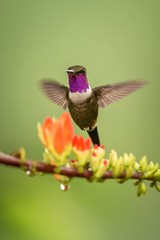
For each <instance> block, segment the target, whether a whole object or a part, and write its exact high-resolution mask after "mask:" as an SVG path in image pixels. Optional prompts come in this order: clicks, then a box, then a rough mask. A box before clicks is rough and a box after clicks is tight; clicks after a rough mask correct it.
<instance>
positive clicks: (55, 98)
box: [41, 79, 69, 109]
mask: <svg viewBox="0 0 160 240" xmlns="http://www.w3.org/2000/svg"><path fill="white" fill-rule="evenodd" d="M41 87H42V90H43V92H44V93H45V94H46V95H47V97H48V98H49V99H50V100H51V101H52V102H54V103H55V104H57V105H59V106H60V107H62V108H64V109H66V108H67V107H68V93H69V89H68V87H66V86H63V85H61V84H59V83H58V82H56V81H54V80H49V79H44V80H41Z"/></svg>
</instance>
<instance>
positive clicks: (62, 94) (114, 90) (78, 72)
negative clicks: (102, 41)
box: [41, 65, 147, 145]
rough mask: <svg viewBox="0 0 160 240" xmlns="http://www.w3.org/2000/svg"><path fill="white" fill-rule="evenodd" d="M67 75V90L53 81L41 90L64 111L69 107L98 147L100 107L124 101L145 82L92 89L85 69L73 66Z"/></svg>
mask: <svg viewBox="0 0 160 240" xmlns="http://www.w3.org/2000/svg"><path fill="white" fill-rule="evenodd" d="M66 72H67V74H68V83H69V87H67V86H64V85H62V84H60V83H58V82H57V81H55V80H50V79H43V80H42V81H41V87H42V90H43V91H44V93H45V94H46V95H47V96H48V98H49V99H50V100H51V101H52V102H54V103H55V104H57V105H59V106H60V107H62V108H63V109H67V108H68V109H69V112H70V115H71V117H72V119H73V120H74V122H75V123H76V124H77V125H78V126H79V127H80V128H81V129H82V130H86V131H87V132H88V134H89V136H90V138H91V140H92V143H93V144H97V145H100V139H99V135H98V129H97V119H98V111H99V108H104V107H106V106H108V105H109V104H111V103H113V102H116V101H118V100H120V99H122V98H124V97H125V96H127V95H129V94H131V93H132V92H134V91H136V90H137V89H139V88H141V87H143V86H144V85H145V84H146V83H147V81H145V80H130V81H125V82H121V83H117V84H111V85H109V84H107V85H103V86H98V87H94V88H91V86H90V85H89V82H88V80H87V72H86V68H85V67H83V66H80V65H74V66H71V67H69V68H68V69H67V70H66Z"/></svg>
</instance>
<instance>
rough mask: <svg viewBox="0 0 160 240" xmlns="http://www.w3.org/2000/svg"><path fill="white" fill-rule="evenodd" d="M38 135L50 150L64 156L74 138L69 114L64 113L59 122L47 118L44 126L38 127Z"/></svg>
mask: <svg viewBox="0 0 160 240" xmlns="http://www.w3.org/2000/svg"><path fill="white" fill-rule="evenodd" d="M38 135H39V138H40V140H41V142H42V144H43V145H44V146H45V147H46V148H47V149H48V150H50V151H51V152H56V153H58V154H62V153H63V152H64V151H65V150H66V147H67V146H68V145H71V143H72V140H73V136H74V129H73V125H72V122H71V119H70V116H69V114H68V113H67V112H64V113H63V114H62V115H61V116H60V118H59V119H58V120H54V119H52V118H51V117H47V118H46V119H45V121H44V122H43V124H42V125H40V124H39V125H38Z"/></svg>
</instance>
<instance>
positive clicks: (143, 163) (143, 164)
mask: <svg viewBox="0 0 160 240" xmlns="http://www.w3.org/2000/svg"><path fill="white" fill-rule="evenodd" d="M139 165H140V169H141V172H142V173H144V172H146V170H147V158H146V156H144V157H143V158H142V159H141V160H140V163H139Z"/></svg>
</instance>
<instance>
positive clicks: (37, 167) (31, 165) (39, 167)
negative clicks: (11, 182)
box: [0, 152, 155, 181]
mask: <svg viewBox="0 0 160 240" xmlns="http://www.w3.org/2000/svg"><path fill="white" fill-rule="evenodd" d="M0 164H3V165H8V166H12V167H17V168H22V169H23V170H25V171H26V172H27V171H30V172H31V173H36V172H40V173H49V174H53V173H57V168H56V166H52V165H48V164H46V163H43V162H40V161H33V160H29V159H26V160H25V161H24V162H23V163H22V161H21V159H20V158H18V157H15V156H12V155H9V154H6V153H3V152H1V153H0ZM58 173H59V174H62V175H64V176H68V177H79V178H86V179H90V178H91V177H92V176H93V172H92V171H90V170H88V169H84V170H83V172H81V173H80V172H78V171H77V170H76V169H75V168H73V167H60V168H59V171H58ZM125 177H126V173H125V172H122V173H121V174H120V175H119V176H118V178H119V179H123V178H124V179H125ZM114 178H115V177H114V174H113V172H112V171H106V172H105V173H104V174H103V176H102V179H114ZM130 179H138V180H141V179H144V175H143V174H142V173H140V172H139V173H138V172H134V173H133V174H132V176H131V177H130ZM145 180H151V181H154V180H155V179H154V177H146V178H145Z"/></svg>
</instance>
